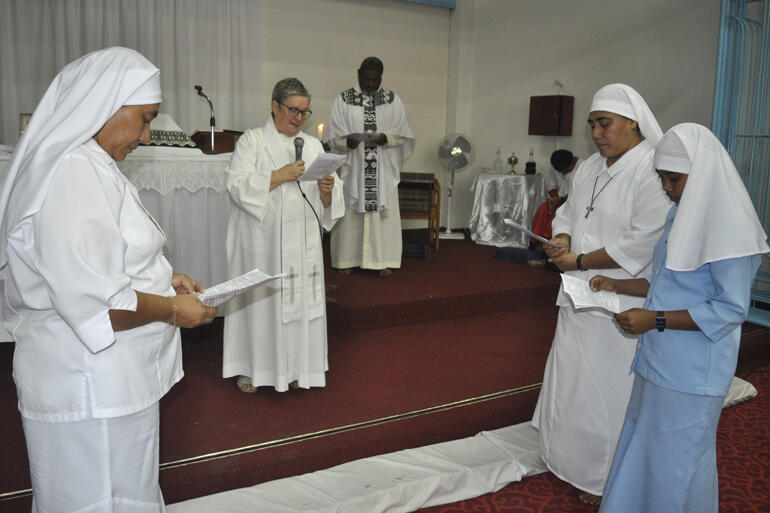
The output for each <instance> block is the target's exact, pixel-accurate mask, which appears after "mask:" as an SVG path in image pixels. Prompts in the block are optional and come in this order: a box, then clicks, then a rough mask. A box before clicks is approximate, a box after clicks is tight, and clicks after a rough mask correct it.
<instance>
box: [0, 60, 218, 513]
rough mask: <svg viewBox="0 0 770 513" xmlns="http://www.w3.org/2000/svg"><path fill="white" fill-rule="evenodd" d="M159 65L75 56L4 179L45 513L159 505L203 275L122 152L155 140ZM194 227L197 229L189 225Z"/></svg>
mask: <svg viewBox="0 0 770 513" xmlns="http://www.w3.org/2000/svg"><path fill="white" fill-rule="evenodd" d="M160 101H161V88H160V74H159V71H158V69H157V68H156V67H155V66H153V65H152V64H151V63H150V62H149V61H148V60H147V59H145V58H144V57H143V56H141V55H140V54H139V53H137V52H135V51H134V50H130V49H128V48H118V47H115V48H108V49H106V50H100V51H96V52H92V53H90V54H88V55H85V56H83V57H81V58H80V59H77V60H76V61H74V62H72V63H70V64H68V65H67V66H65V67H64V68H63V69H62V71H61V72H60V73H59V74H58V75H57V76H56V77H55V78H54V80H53V82H52V83H51V85H50V86H49V88H48V90H47V91H46V93H45V94H44V95H43V98H42V99H41V100H40V103H39V104H38V106H37V108H36V109H35V112H34V114H33V115H32V119H31V120H30V122H29V125H28V126H27V129H26V130H25V131H24V135H23V136H22V137H21V139H20V140H19V143H18V144H17V146H16V150H15V151H14V154H13V156H12V157H11V161H10V163H9V165H8V168H7V169H6V172H5V173H4V174H3V176H2V177H0V205H2V210H0V234H1V237H2V238H1V239H0V241H1V243H0V274H2V275H4V277H5V302H4V318H5V323H6V326H7V329H8V331H9V332H11V333H12V334H13V337H14V340H15V342H16V347H15V351H14V359H13V377H14V381H15V383H16V389H17V393H18V396H19V410H20V412H21V416H22V425H23V427H24V437H25V439H26V442H27V452H28V454H29V467H30V478H31V481H32V492H33V502H32V511H33V513H35V512H69V511H88V512H93V513H102V512H103V513H107V512H114V511H121V512H128V513H130V512H136V513H139V512H143V513H149V512H155V513H160V512H163V511H165V507H164V504H163V497H162V494H161V490H160V486H159V485H158V454H159V432H160V427H159V408H158V401H159V400H160V398H161V397H163V395H164V394H165V393H166V392H168V390H169V389H170V388H171V387H172V386H173V385H174V384H175V383H176V382H177V381H179V380H180V379H182V375H183V372H182V354H181V343H180V336H179V328H178V327H179V326H182V327H187V328H191V327H194V326H197V325H200V324H203V323H210V322H211V321H212V320H213V319H214V317H215V316H216V313H217V310H216V308H207V307H204V306H203V305H202V304H201V302H200V300H199V299H198V297H197V295H196V294H195V292H201V291H203V288H202V287H201V286H200V284H199V283H198V282H197V281H195V280H192V279H190V278H188V277H187V276H184V275H180V274H173V273H172V270H171V266H170V265H169V263H168V261H166V259H165V258H164V257H163V246H164V245H165V242H166V237H165V235H164V233H163V230H161V228H160V227H159V226H158V224H157V223H156V222H155V220H154V219H153V218H152V217H151V216H150V214H148V213H147V211H146V210H145V209H144V207H143V206H142V203H141V201H140V200H139V195H138V193H137V191H136V188H135V187H134V186H133V185H132V184H131V183H130V182H129V181H128V180H127V179H126V177H125V176H123V175H122V174H121V172H120V170H119V169H118V167H117V165H116V164H115V161H118V160H123V159H124V158H125V157H126V155H127V154H128V153H130V152H131V151H132V150H133V149H134V148H136V146H137V145H138V144H139V143H140V142H145V143H146V142H149V138H150V130H149V127H150V121H152V119H154V118H155V116H156V115H157V113H158V107H159V105H158V104H159V103H160ZM190 235H191V236H195V234H190Z"/></svg>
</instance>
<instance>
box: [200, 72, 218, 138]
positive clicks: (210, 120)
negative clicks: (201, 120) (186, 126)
mask: <svg viewBox="0 0 770 513" xmlns="http://www.w3.org/2000/svg"><path fill="white" fill-rule="evenodd" d="M195 90H196V91H198V96H201V97H203V98H205V99H206V101H207V102H209V109H210V110H211V117H210V118H209V126H210V127H211V153H214V126H215V125H216V124H217V122H216V120H215V119H214V104H213V103H211V100H209V97H208V96H206V95H205V94H204V93H203V88H202V87H201V86H199V85H196V86H195Z"/></svg>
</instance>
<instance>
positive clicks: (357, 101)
mask: <svg viewBox="0 0 770 513" xmlns="http://www.w3.org/2000/svg"><path fill="white" fill-rule="evenodd" d="M341 95H342V101H344V102H345V103H346V104H348V105H350V106H353V107H363V108H364V132H371V133H376V132H377V110H376V107H377V106H378V105H386V104H389V103H393V98H394V97H395V94H393V92H392V91H388V90H387V89H383V88H382V87H381V88H379V89H378V90H377V91H375V92H374V93H372V94H366V93H364V92H361V91H356V89H355V88H351V89H348V90H347V91H343V92H342V93H341ZM364 210H365V211H366V212H375V211H376V210H377V143H375V142H374V141H366V142H364Z"/></svg>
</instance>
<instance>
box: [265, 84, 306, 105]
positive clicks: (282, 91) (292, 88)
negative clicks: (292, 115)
mask: <svg viewBox="0 0 770 513" xmlns="http://www.w3.org/2000/svg"><path fill="white" fill-rule="evenodd" d="M289 96H304V97H305V98H307V99H308V100H309V99H310V93H309V92H307V89H306V88H305V86H304V85H302V82H300V81H299V80H298V79H296V78H284V79H283V80H279V81H278V83H277V84H275V87H273V98H272V99H273V100H275V101H277V102H279V103H285V102H286V98H288V97H289Z"/></svg>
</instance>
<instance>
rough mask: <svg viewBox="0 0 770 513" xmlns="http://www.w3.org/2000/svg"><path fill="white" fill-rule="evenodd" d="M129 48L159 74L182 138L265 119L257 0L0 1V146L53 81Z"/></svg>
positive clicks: (16, 131) (15, 131) (11, 136)
mask: <svg viewBox="0 0 770 513" xmlns="http://www.w3.org/2000/svg"><path fill="white" fill-rule="evenodd" d="M108 46H126V47H130V48H134V49H136V50H138V51H139V52H141V53H142V54H144V55H145V56H146V57H147V58H148V59H149V60H150V61H152V62H153V63H154V64H155V65H156V66H158V68H160V71H161V79H162V83H163V97H164V102H163V105H162V107H161V112H164V113H166V114H169V115H170V116H171V117H172V118H173V119H174V120H175V121H176V122H177V123H178V124H179V125H180V126H181V127H182V129H183V130H185V131H186V132H187V133H191V132H193V131H194V130H195V129H207V128H208V125H209V107H208V104H207V103H206V102H205V100H203V98H201V97H199V96H198V95H197V93H196V92H195V90H194V89H193V85H195V84H200V85H201V86H203V91H204V92H205V93H206V94H207V95H208V96H209V98H211V99H212V101H213V102H214V109H215V114H216V121H217V126H216V128H217V130H222V129H223V128H228V129H236V130H243V129H245V128H248V127H252V126H256V125H257V124H259V123H260V122H261V121H262V113H261V108H260V91H259V76H260V73H259V63H260V33H259V2H258V1H257V0H0V118H1V120H0V121H1V122H0V144H14V143H15V142H16V140H17V139H18V136H19V113H22V112H32V111H33V109H34V108H35V106H36V105H37V102H38V101H39V100H40V98H41V97H42V95H43V93H44V92H45V89H46V87H47V86H48V84H49V82H50V81H51V79H53V77H54V76H55V75H56V73H57V72H58V71H59V70H60V69H61V68H62V67H63V66H64V65H65V64H67V63H68V62H70V61H72V60H74V59H76V58H77V57H79V56H81V55H83V54H85V53H87V52H90V51H92V50H96V49H100V48H105V47H108Z"/></svg>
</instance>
